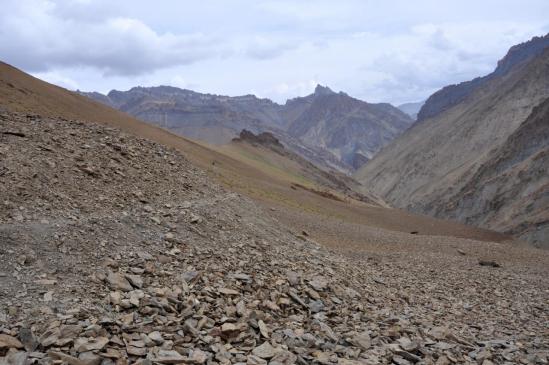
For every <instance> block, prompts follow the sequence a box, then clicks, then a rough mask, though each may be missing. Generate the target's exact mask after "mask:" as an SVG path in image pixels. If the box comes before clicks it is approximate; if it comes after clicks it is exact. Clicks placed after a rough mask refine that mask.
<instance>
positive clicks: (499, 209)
mask: <svg viewBox="0 0 549 365" xmlns="http://www.w3.org/2000/svg"><path fill="white" fill-rule="evenodd" d="M548 167H549V98H548V99H545V101H543V102H542V103H541V104H540V105H538V106H537V107H535V108H534V109H533V111H532V113H531V114H530V115H529V116H528V118H527V119H526V120H525V121H524V122H523V123H522V124H521V125H520V126H519V127H518V128H517V129H516V130H515V131H514V132H513V133H512V134H511V135H510V136H509V137H508V138H507V140H506V141H505V142H504V143H503V144H501V145H500V146H499V147H497V148H495V149H494V150H492V151H491V152H490V154H489V156H488V157H487V159H486V162H484V163H483V164H482V165H481V166H480V167H479V168H478V169H477V170H476V172H475V174H474V175H473V176H472V177H471V178H470V179H469V181H468V182H467V184H466V185H465V186H463V188H462V189H461V190H460V191H458V192H456V193H455V194H454V195H453V196H452V197H450V198H449V199H448V203H447V204H445V205H438V204H436V205H433V206H431V207H428V209H429V210H432V211H434V212H435V214H436V215H437V216H439V217H445V218H453V219H459V220H461V221H464V222H466V223H474V224H477V225H480V226H485V227H491V228H492V229H495V230H500V231H507V232H508V233H511V234H513V235H515V236H518V237H521V238H524V239H527V240H529V241H530V242H532V243H534V244H536V245H540V246H541V245H546V244H547V239H548V238H549V172H548Z"/></svg>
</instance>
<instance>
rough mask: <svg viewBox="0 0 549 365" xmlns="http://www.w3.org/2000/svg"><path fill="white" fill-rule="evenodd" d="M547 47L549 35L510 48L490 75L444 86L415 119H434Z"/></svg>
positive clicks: (548, 45) (428, 100)
mask: <svg viewBox="0 0 549 365" xmlns="http://www.w3.org/2000/svg"><path fill="white" fill-rule="evenodd" d="M547 47H549V34H548V35H545V36H543V37H534V38H532V39H531V40H530V41H528V42H524V43H521V44H518V45H516V46H513V47H511V48H510V49H509V51H508V52H507V55H506V56H505V57H504V58H502V59H501V60H500V61H499V62H498V65H497V67H496V69H495V70H494V72H492V73H491V74H489V75H487V76H484V77H478V78H476V79H474V80H471V81H466V82H462V83H460V84H457V85H449V86H446V87H444V88H442V89H441V90H439V91H437V92H436V93H434V94H433V95H431V96H430V97H429V98H428V99H427V101H426V102H425V104H424V105H423V107H422V108H421V109H420V111H419V113H418V116H417V119H418V120H419V121H421V120H424V119H427V118H431V117H434V116H436V115H438V114H440V113H442V112H443V111H445V110H447V109H449V108H451V107H452V106H454V105H456V104H459V103H460V102H462V101H464V100H465V99H466V98H467V97H468V96H469V95H471V93H473V92H474V91H475V90H476V89H477V88H479V87H481V86H482V85H484V84H485V83H487V82H489V81H490V80H492V79H493V78H496V77H501V76H504V75H506V74H507V73H508V72H510V71H512V70H513V69H514V68H515V67H516V66H518V65H519V64H521V63H524V62H528V61H529V60H531V59H532V58H534V57H537V56H539V55H540V54H541V53H543V51H544V50H545V48H547Z"/></svg>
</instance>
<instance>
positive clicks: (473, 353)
mask: <svg viewBox="0 0 549 365" xmlns="http://www.w3.org/2000/svg"><path fill="white" fill-rule="evenodd" d="M0 132H1V133H0V155H1V157H2V158H1V159H0V164H1V168H0V171H1V173H0V194H1V196H2V200H3V201H2V206H1V209H0V238H1V240H0V242H2V244H1V246H0V259H1V261H2V262H3V263H4V265H3V266H2V268H1V270H0V271H1V273H0V277H1V278H2V280H0V291H1V293H2V295H0V308H1V311H0V332H1V333H0V362H1V363H6V364H24V363H39V364H49V363H68V364H78V365H84V364H86V365H91V364H122V363H123V364H126V363H139V364H150V363H155V364H178V363H187V364H272V365H275V364H286V365H291V364H308V363H321V364H327V365H329V364H339V365H357V364H384V363H396V364H411V363H437V364H451V363H467V362H469V363H481V364H484V365H489V364H493V363H502V364H503V363H520V362H523V363H524V362H525V363H528V362H530V363H543V362H546V361H547V352H548V351H549V343H548V342H547V338H548V337H547V327H546V324H547V317H546V315H545V313H547V311H546V309H547V308H546V306H547V300H548V298H547V293H549V287H547V285H548V282H547V276H546V275H545V274H546V272H544V271H543V267H544V266H543V265H542V264H543V261H542V262H541V264H538V263H535V261H533V260H532V258H531V257H530V256H528V255H529V254H530V255H533V254H534V252H532V253H529V251H528V250H525V251H523V256H522V257H523V259H525V257H529V258H528V260H532V261H531V262H532V264H531V265H527V266H524V265H523V264H519V263H514V262H512V261H504V262H505V263H504V267H503V268H494V267H490V266H481V265H478V263H477V261H476V260H475V259H473V258H472V259H471V260H466V259H464V258H463V257H464V256H463V255H462V254H456V256H451V257H452V261H453V265H450V266H449V265H448V264H446V270H441V274H440V275H432V272H433V268H434V267H433V266H432V265H436V264H437V263H438V260H439V258H438V257H436V258H435V257H430V258H429V261H428V262H430V264H426V265H425V266H424V265H417V267H416V265H412V266H410V265H405V264H404V262H403V261H399V259H398V257H397V256H393V259H392V264H389V262H379V261H378V260H377V259H372V260H366V259H365V258H364V257H362V256H359V257H356V258H354V257H353V256H351V255H342V254H340V253H337V252H333V251H330V250H327V249H325V248H322V247H320V246H319V245H317V244H316V243H314V242H313V241H310V240H309V239H307V238H306V237H304V236H302V237H301V238H298V237H296V236H295V235H294V234H292V233H290V232H288V230H287V229H285V228H284V227H283V226H280V225H279V223H278V222H276V221H275V220H273V219H272V218H270V217H269V216H268V215H266V214H265V213H264V212H263V211H262V209H260V208H259V207H258V206H257V205H256V204H254V203H253V202H252V201H250V200H248V199H246V198H244V197H242V196H239V195H238V194H235V193H231V192H229V191H226V190H225V189H223V188H221V187H220V186H218V185H216V184H215V183H213V182H212V181H211V180H210V179H209V178H208V177H207V175H206V174H205V173H204V172H203V171H202V170H200V169H198V168H196V167H194V166H193V165H192V164H191V163H189V161H188V160H187V159H186V158H185V157H184V156H183V155H181V153H180V152H179V151H177V150H175V149H171V148H168V147H165V146H163V145H160V144H157V143H154V142H151V141H149V140H145V139H140V138H137V137H135V136H132V135H130V134H127V133H124V132H122V131H120V130H118V129H116V128H110V127H106V126H104V125H99V124H94V123H91V122H83V121H76V120H67V119H61V118H51V117H49V118H48V117H41V116H39V115H29V114H18V113H13V112H2V113H1V114H0ZM449 244H451V245H459V247H462V248H463V249H466V250H467V252H465V251H462V252H463V253H464V254H465V255H467V254H472V253H473V252H474V255H477V254H479V253H477V251H475V250H476V248H475V247H482V250H489V251H490V252H491V251H493V250H494V247H495V246H493V245H494V244H483V243H481V242H475V241H468V240H464V241H463V242H462V241H459V240H457V241H454V242H452V243H449ZM407 245H408V246H410V241H408V242H407ZM496 245H499V244H496ZM510 249H512V248H510ZM453 251H454V252H455V250H453ZM536 254H537V258H538V259H539V258H542V257H544V256H543V255H542V254H543V253H536ZM484 255H486V252H485V253H484ZM422 256H425V254H423V255H422ZM408 259H409V255H408ZM545 268H546V267H545ZM470 276H472V277H474V278H475V279H474V280H470ZM6 278H9V279H8V280H6ZM463 282H469V283H471V284H470V285H467V286H466V287H463V285H461V284H462V283H463ZM494 287H495V288H497V289H494ZM440 288H444V290H440ZM479 294H480V295H479ZM457 298H459V300H458V299H457Z"/></svg>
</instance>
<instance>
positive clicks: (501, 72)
mask: <svg viewBox="0 0 549 365" xmlns="http://www.w3.org/2000/svg"><path fill="white" fill-rule="evenodd" d="M548 99H549V35H546V36H544V37H535V38H533V39H532V40H530V41H528V42H525V43H522V44H519V45H517V46H514V47H512V48H511V49H510V50H509V52H508V53H507V55H506V56H505V57H504V58H503V59H502V60H501V61H499V63H498V65H497V68H496V69H495V71H494V72H493V73H491V74H489V75H487V76H484V77H480V78H476V79H474V80H471V81H467V82H463V83H461V84H458V85H451V86H448V87H445V88H443V89H441V90H440V91H437V92H436V93H435V94H433V95H432V96H431V97H429V98H428V99H427V101H426V102H425V105H424V106H423V107H422V108H421V110H420V112H419V114H418V122H416V123H415V124H414V126H413V127H412V128H410V129H408V130H407V131H406V132H405V133H403V134H402V135H401V136H400V137H399V138H397V139H395V140H394V141H393V142H392V143H390V144H388V145H387V146H385V147H384V148H383V150H382V151H381V152H379V153H378V154H377V155H376V156H375V157H374V159H372V160H371V161H369V162H368V163H367V164H366V166H364V167H363V168H361V169H360V170H359V171H358V172H357V173H356V174H355V177H356V178H357V179H358V180H359V181H360V182H362V183H363V184H364V185H365V186H368V187H369V188H370V189H371V190H372V191H373V192H374V193H376V194H378V195H380V196H381V197H382V198H384V199H386V200H387V201H388V202H389V203H390V204H392V205H393V206H396V207H402V208H407V209H410V210H412V211H415V212H422V213H427V214H432V215H435V216H437V217H441V218H454V219H459V220H461V221H463V222H466V223H470V224H474V225H478V226H482V227H485V228H490V229H495V230H498V231H502V232H506V233H513V234H515V235H517V236H519V237H521V238H523V239H526V240H529V241H530V242H533V243H537V244H539V245H547V246H548V247H549V172H548V171H549V161H548V157H547V156H548V155H549V136H548V130H549V101H548Z"/></svg>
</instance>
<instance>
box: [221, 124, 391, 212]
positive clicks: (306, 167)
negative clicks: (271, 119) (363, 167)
mask: <svg viewBox="0 0 549 365" xmlns="http://www.w3.org/2000/svg"><path fill="white" fill-rule="evenodd" d="M230 147H233V149H236V150H240V151H238V152H244V153H246V154H247V155H251V156H253V158H254V159H256V160H259V159H261V160H263V161H264V162H265V163H266V164H268V165H270V166H272V168H274V169H280V170H283V172H282V171H281V172H282V173H287V174H291V175H294V176H295V177H296V179H295V181H294V182H292V183H291V184H292V185H291V187H292V188H293V189H295V190H297V189H300V190H301V189H303V190H307V191H309V192H313V193H315V194H318V195H320V196H324V197H327V198H328V199H334V200H341V201H343V200H344V199H348V198H351V199H356V200H358V201H361V202H365V203H368V204H370V205H372V206H384V207H387V205H386V204H385V203H384V202H383V200H381V199H380V198H378V197H377V196H375V195H373V194H371V193H368V194H366V193H365V192H364V190H365V189H361V187H360V186H359V185H360V184H359V183H358V182H357V181H356V180H354V179H353V178H351V177H350V176H347V175H345V174H341V173H337V172H327V171H324V170H322V169H320V168H318V167H316V166H315V165H313V164H312V163H310V162H309V161H308V160H306V159H304V158H303V157H301V156H300V155H298V154H296V153H294V152H292V151H290V150H288V149H287V148H285V147H284V146H283V145H282V144H281V143H280V141H279V140H278V139H277V138H276V137H274V136H273V135H272V134H271V133H269V132H263V133H260V134H258V135H255V134H253V133H252V132H250V131H247V130H243V131H242V132H240V135H239V136H238V137H237V138H234V139H233V141H232V143H231V145H230ZM230 147H229V148H230ZM229 148H227V149H226V151H228V150H229ZM279 157H280V158H279ZM361 190H362V192H359V191H361Z"/></svg>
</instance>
